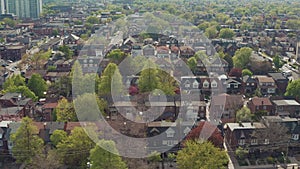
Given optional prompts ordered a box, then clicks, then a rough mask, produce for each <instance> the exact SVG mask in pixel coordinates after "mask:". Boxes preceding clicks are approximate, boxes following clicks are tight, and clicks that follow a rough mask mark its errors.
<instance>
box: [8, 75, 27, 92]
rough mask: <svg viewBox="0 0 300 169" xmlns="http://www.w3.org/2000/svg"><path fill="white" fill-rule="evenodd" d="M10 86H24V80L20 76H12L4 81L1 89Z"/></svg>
mask: <svg viewBox="0 0 300 169" xmlns="http://www.w3.org/2000/svg"><path fill="white" fill-rule="evenodd" d="M12 86H16V87H19V86H25V78H23V77H22V76H21V75H15V74H14V75H13V76H12V77H10V78H8V79H6V81H5V82H4V84H3V89H4V90H5V89H8V88H10V87H12Z"/></svg>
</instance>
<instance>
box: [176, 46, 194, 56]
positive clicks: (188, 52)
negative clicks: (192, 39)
mask: <svg viewBox="0 0 300 169" xmlns="http://www.w3.org/2000/svg"><path fill="white" fill-rule="evenodd" d="M179 51H180V57H181V58H190V57H192V56H194V55H195V51H194V49H192V48H191V47H190V46H180V47H179Z"/></svg>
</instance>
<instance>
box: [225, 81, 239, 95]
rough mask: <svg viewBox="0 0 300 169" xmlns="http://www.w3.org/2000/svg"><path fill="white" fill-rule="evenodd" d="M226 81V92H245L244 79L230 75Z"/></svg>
mask: <svg viewBox="0 0 300 169" xmlns="http://www.w3.org/2000/svg"><path fill="white" fill-rule="evenodd" d="M225 83H226V92H227V93H228V94H241V93H243V86H242V80H241V79H240V78H235V77H229V78H228V79H227V80H226V82H225Z"/></svg>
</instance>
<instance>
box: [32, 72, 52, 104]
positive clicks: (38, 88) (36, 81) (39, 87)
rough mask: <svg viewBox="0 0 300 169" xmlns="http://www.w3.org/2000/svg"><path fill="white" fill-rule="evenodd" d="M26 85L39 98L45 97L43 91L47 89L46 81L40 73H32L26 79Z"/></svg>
mask: <svg viewBox="0 0 300 169" xmlns="http://www.w3.org/2000/svg"><path fill="white" fill-rule="evenodd" d="M27 87H28V88H29V89H30V90H31V91H33V92H34V94H35V95H36V96H38V97H39V98H41V97H45V94H44V92H46V91H47V88H48V86H47V83H46V81H45V80H44V79H43V78H42V76H41V75H40V74H36V73H34V74H32V76H31V78H30V79H29V81H28V84H27Z"/></svg>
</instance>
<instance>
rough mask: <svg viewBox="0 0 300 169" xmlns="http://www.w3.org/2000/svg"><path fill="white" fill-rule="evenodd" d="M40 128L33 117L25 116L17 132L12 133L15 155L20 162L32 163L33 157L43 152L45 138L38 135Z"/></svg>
mask: <svg viewBox="0 0 300 169" xmlns="http://www.w3.org/2000/svg"><path fill="white" fill-rule="evenodd" d="M37 133H38V129H37V127H36V126H34V125H33V121H32V119H30V118H29V117H24V118H23V119H22V122H21V126H20V127H19V128H18V130H17V132H16V133H14V134H12V135H11V140H12V141H13V144H14V146H13V149H12V153H13V156H14V157H15V158H16V160H17V162H18V163H23V162H25V163H27V164H28V163H30V162H31V160H32V157H34V156H35V155H37V154H39V153H41V151H42V148H43V143H44V142H43V140H42V139H41V138H39V137H38V136H37Z"/></svg>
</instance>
